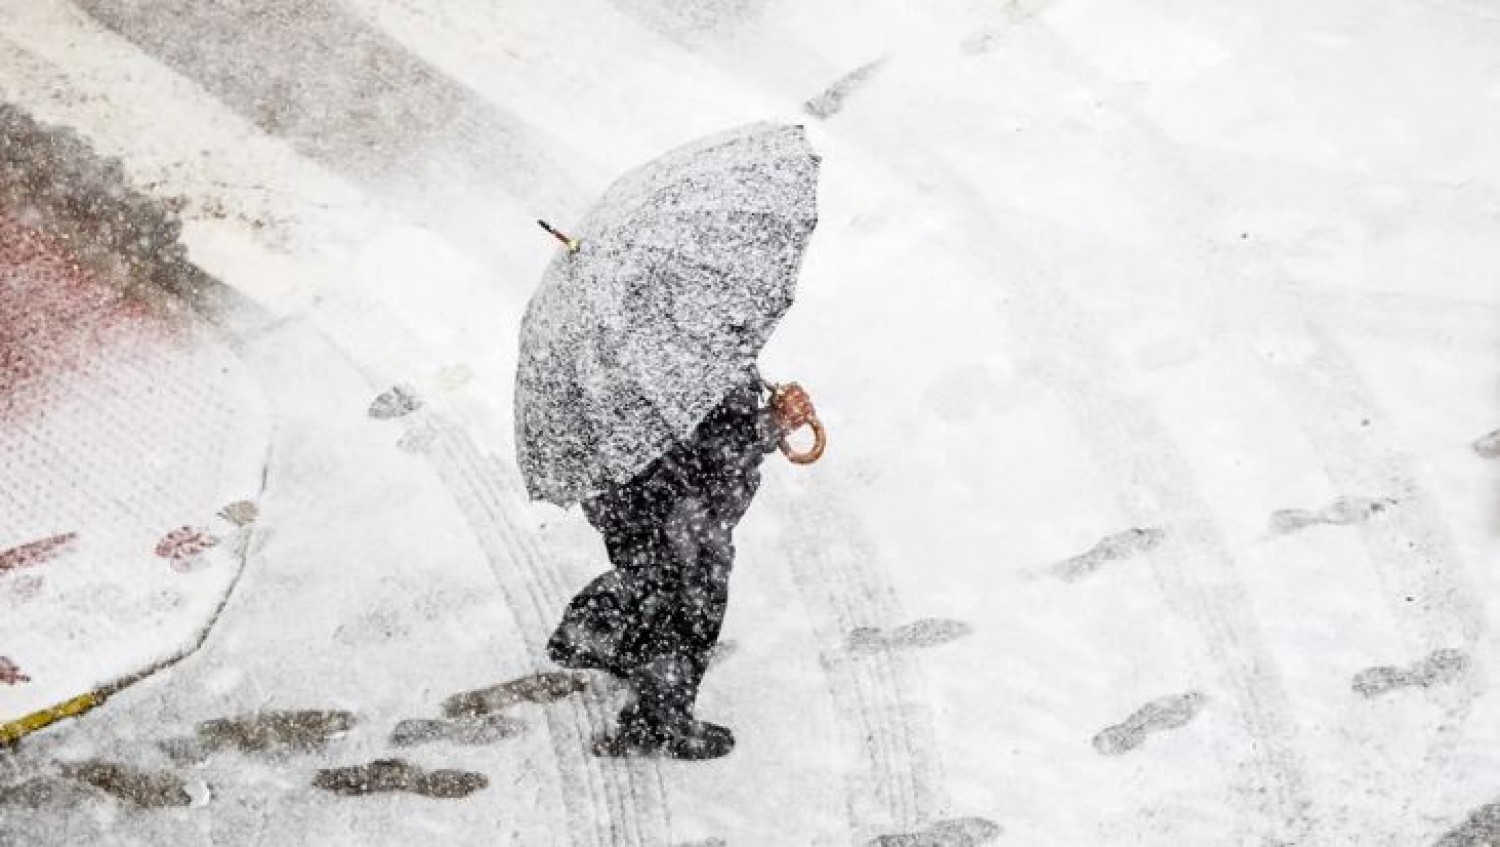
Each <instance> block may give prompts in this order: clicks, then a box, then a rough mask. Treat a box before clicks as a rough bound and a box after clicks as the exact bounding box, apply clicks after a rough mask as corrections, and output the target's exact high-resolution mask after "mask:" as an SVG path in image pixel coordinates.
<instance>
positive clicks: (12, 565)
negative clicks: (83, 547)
mask: <svg viewBox="0 0 1500 847" xmlns="http://www.w3.org/2000/svg"><path fill="white" fill-rule="evenodd" d="M77 540H78V533H76V532H64V533H61V534H59V535H52V536H48V537H47V538H43V539H41V540H39V541H32V542H30V543H29V544H22V545H21V546H19V547H12V548H10V549H9V550H0V573H4V572H6V571H10V570H19V569H20V568H29V567H32V566H34V565H40V564H41V563H42V562H45V561H47V560H48V559H51V558H53V557H54V556H57V555H59V554H60V553H62V552H64V551H65V550H66V549H67V548H68V547H69V546H70V545H71V544H72V543H73V542H74V541H77Z"/></svg>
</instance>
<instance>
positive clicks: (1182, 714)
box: [1094, 691, 1208, 756]
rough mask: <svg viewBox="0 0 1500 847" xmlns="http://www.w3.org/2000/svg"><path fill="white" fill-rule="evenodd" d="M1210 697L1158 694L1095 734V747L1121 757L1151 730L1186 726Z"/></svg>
mask: <svg viewBox="0 0 1500 847" xmlns="http://www.w3.org/2000/svg"><path fill="white" fill-rule="evenodd" d="M1207 700H1208V698H1207V697H1205V696H1204V695H1203V694H1201V693H1199V692H1197V691H1189V692H1187V693H1186V694H1171V695H1168V696H1166V697H1158V698H1157V699H1155V700H1152V701H1151V702H1149V703H1147V704H1146V705H1144V706H1142V707H1140V708H1139V709H1136V710H1135V711H1134V712H1132V713H1131V714H1130V717H1128V718H1126V719H1125V720H1124V722H1123V723H1118V724H1115V725H1114V726H1111V727H1107V728H1105V729H1104V730H1103V731H1101V732H1100V733H1099V734H1098V735H1095V736H1094V749H1095V750H1097V751H1099V753H1100V754H1101V755H1105V756H1119V755H1121V754H1124V753H1128V752H1130V751H1131V750H1134V749H1135V748H1137V747H1139V746H1141V744H1143V743H1145V741H1146V738H1147V737H1148V736H1150V735H1151V734H1152V733H1156V732H1163V731H1166V730H1170V729H1180V728H1181V727H1184V726H1187V725H1188V723H1190V722H1191V721H1192V720H1193V718H1196V717H1197V716H1198V713H1199V712H1201V711H1202V710H1203V705H1204V703H1205V702H1207Z"/></svg>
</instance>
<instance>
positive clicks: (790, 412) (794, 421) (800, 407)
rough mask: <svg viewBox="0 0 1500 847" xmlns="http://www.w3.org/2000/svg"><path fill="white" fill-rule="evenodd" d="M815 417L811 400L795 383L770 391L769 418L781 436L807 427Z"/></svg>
mask: <svg viewBox="0 0 1500 847" xmlns="http://www.w3.org/2000/svg"><path fill="white" fill-rule="evenodd" d="M817 417H818V413H817V411H816V410H815V409H813V404H812V398H811V397H808V396H807V392H806V391H804V390H802V386H800V385H798V384H797V383H795V382H792V383H788V384H786V385H778V386H776V387H775V388H774V389H773V390H772V391H771V418H772V419H773V420H774V421H775V422H776V428H777V429H778V430H780V431H781V434H782V435H786V434H787V433H790V432H795V431H797V430H799V429H801V428H802V427H804V426H807V425H808V424H810V423H812V422H813V421H814V420H816V419H817Z"/></svg>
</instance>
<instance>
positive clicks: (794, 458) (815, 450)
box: [781, 417, 828, 465]
mask: <svg viewBox="0 0 1500 847" xmlns="http://www.w3.org/2000/svg"><path fill="white" fill-rule="evenodd" d="M807 425H808V426H810V427H812V431H813V446H812V449H811V450H807V451H805V452H800V453H799V452H797V451H796V450H794V449H792V443H791V442H790V441H788V440H787V437H788V436H790V435H791V433H787V434H786V435H783V436H781V454H782V455H783V456H786V458H787V461H789V462H791V463H792V464H794V465H810V464H812V463H813V462H816V461H817V460H819V459H821V458H823V451H824V450H825V449H827V447H828V432H827V431H826V430H824V429H823V422H822V421H820V420H818V419H817V418H816V417H814V418H809V419H808V421H807Z"/></svg>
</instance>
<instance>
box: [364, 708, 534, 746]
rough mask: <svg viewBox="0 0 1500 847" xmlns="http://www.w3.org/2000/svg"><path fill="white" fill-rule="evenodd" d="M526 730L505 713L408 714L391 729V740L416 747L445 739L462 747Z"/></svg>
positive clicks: (502, 739) (476, 744) (396, 743)
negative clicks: (468, 715)
mask: <svg viewBox="0 0 1500 847" xmlns="http://www.w3.org/2000/svg"><path fill="white" fill-rule="evenodd" d="M525 731H526V725H525V724H523V723H521V722H520V721H518V720H515V719H514V718H508V717H505V716H504V715H487V716H485V717H472V718H447V719H443V718H438V719H428V718H410V719H408V720H404V721H401V722H400V723H398V724H396V728H395V729H394V730H392V731H391V744H392V745H394V746H396V747H415V746H417V745H419V744H431V743H433V742H437V741H447V742H450V743H452V744H461V745H463V746H465V747H477V746H481V745H484V744H494V743H495V742H497V741H504V740H505V739H507V738H515V737H516V736H518V735H520V734H521V733H523V732H525Z"/></svg>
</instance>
